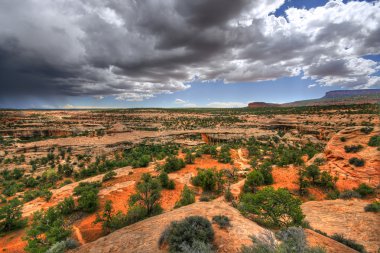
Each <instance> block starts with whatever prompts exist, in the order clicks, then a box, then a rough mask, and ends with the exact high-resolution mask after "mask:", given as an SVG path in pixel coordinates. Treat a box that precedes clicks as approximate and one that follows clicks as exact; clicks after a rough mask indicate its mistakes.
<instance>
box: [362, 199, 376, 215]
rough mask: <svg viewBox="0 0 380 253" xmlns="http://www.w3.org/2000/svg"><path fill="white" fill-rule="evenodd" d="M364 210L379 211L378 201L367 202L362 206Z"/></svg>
mask: <svg viewBox="0 0 380 253" xmlns="http://www.w3.org/2000/svg"><path fill="white" fill-rule="evenodd" d="M364 211H366V212H374V213H378V212H380V202H379V201H375V202H373V203H371V204H368V205H366V206H365V207H364Z"/></svg>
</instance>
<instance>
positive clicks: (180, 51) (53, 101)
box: [0, 0, 380, 108]
mask: <svg viewBox="0 0 380 253" xmlns="http://www.w3.org/2000/svg"><path fill="white" fill-rule="evenodd" d="M0 24H1V25H0V107H3V108H4V107H8V108H86V107H154V106H156V107H186V106H187V107H193V106H207V107H239V106H245V105H246V103H247V102H250V101H266V102H289V101H294V100H301V99H309V98H317V97H321V96H323V94H324V93H325V92H326V91H328V90H335V89H359V88H380V1H342V0H336V1H326V0H305V1H299V0H298V1H295V0H290V1H289V0H286V1H285V0H233V1H232V0H191V1H183V0H161V1H157V0H20V1H16V0H1V1H0Z"/></svg>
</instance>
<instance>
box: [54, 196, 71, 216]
mask: <svg viewBox="0 0 380 253" xmlns="http://www.w3.org/2000/svg"><path fill="white" fill-rule="evenodd" d="M57 206H58V209H59V210H61V213H62V214H63V215H69V214H72V213H73V212H74V211H75V202H74V199H73V197H67V198H64V200H62V201H61V202H59V203H58V205H57Z"/></svg>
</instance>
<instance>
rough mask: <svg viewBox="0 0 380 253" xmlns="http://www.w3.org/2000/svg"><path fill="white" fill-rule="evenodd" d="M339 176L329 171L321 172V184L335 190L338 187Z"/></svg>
mask: <svg viewBox="0 0 380 253" xmlns="http://www.w3.org/2000/svg"><path fill="white" fill-rule="evenodd" d="M337 180H338V178H337V177H332V176H331V175H330V174H329V173H328V172H327V171H323V172H322V173H321V177H320V178H319V182H318V184H319V186H321V187H324V188H326V189H330V190H333V189H335V188H336V185H335V183H336V181H337Z"/></svg>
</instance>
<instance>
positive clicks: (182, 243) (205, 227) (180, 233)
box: [159, 216, 214, 253]
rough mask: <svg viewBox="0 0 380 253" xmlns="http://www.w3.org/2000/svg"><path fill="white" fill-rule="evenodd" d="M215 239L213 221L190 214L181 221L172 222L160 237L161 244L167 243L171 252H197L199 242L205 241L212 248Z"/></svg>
mask: <svg viewBox="0 0 380 253" xmlns="http://www.w3.org/2000/svg"><path fill="white" fill-rule="evenodd" d="M213 240H214V230H213V229H212V226H211V223H210V222H209V221H208V220H207V219H206V218H203V217H201V216H190V217H187V218H185V219H183V220H181V221H174V222H172V223H171V224H170V225H169V226H168V227H167V228H166V229H165V231H164V232H163V233H162V234H161V237H160V239H159V246H160V247H161V246H162V245H163V244H165V243H167V244H168V246H169V252H178V253H180V252H183V253H185V252H186V253H187V252H195V251H194V248H195V247H198V248H199V245H198V244H199V243H203V244H206V245H209V246H207V247H206V248H208V249H210V250H211V243H212V241H213ZM206 252H207V251H206Z"/></svg>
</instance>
